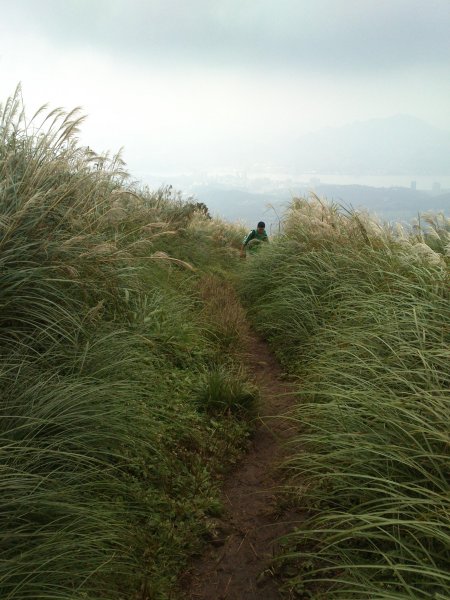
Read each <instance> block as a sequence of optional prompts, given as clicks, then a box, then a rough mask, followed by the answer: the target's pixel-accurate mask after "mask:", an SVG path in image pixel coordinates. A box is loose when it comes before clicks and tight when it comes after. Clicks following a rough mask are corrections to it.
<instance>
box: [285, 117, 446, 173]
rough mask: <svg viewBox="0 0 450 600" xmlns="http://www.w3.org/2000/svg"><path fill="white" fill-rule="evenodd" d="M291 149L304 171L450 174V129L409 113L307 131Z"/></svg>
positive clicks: (296, 168) (292, 158) (295, 167)
mask: <svg viewBox="0 0 450 600" xmlns="http://www.w3.org/2000/svg"><path fill="white" fill-rule="evenodd" d="M290 150H291V154H290V157H289V158H287V159H286V160H288V161H289V164H290V167H291V168H292V169H293V170H294V171H295V172H298V173H304V172H310V171H317V172H318V173H326V172H327V173H330V172H334V173H345V174H349V175H353V174H355V175H357V174H358V175H363V174H377V175H391V174H395V175H402V174H406V175H412V176H418V175H447V174H450V132H447V131H441V130H439V129H436V128H435V127H432V126H431V125H429V124H428V123H426V122H425V121H422V120H420V119H417V118H416V117H411V116H407V115H397V116H393V117H389V118H386V119H371V120H370V121H357V122H355V123H352V124H350V125H345V126H343V127H338V128H327V129H323V130H321V131H317V132H315V133H310V134H306V135H303V136H301V137H300V138H298V139H297V140H296V143H295V148H294V150H293V152H292V148H290Z"/></svg>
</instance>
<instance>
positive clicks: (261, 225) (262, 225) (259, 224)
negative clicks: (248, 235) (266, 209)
mask: <svg viewBox="0 0 450 600" xmlns="http://www.w3.org/2000/svg"><path fill="white" fill-rule="evenodd" d="M265 226H266V224H265V223H264V221H260V222H259V223H258V229H259V228H260V227H262V228H263V229H264V227H265Z"/></svg>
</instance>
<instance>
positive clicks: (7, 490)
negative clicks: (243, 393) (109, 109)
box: [0, 93, 248, 600]
mask: <svg viewBox="0 0 450 600" xmlns="http://www.w3.org/2000/svg"><path fill="white" fill-rule="evenodd" d="M19 96H20V94H19V93H16V94H15V95H14V96H13V97H12V98H10V99H9V100H8V101H7V102H6V103H5V105H4V106H2V107H1V108H0V273H1V280H2V281H1V286H0V305H1V312H0V339H1V344H0V379H1V390H2V392H1V403H0V531H1V538H0V597H1V598H2V600H3V599H4V600H19V599H21V600H22V599H30V600H31V599H33V600H36V599H38V598H42V599H44V598H45V599H46V600H50V599H55V600H56V599H58V600H61V599H63V598H67V599H69V598H70V599H71V600H75V599H80V600H81V599H83V600H89V599H92V600H94V599H96V600H97V599H98V598H108V599H111V600H112V599H114V598H117V599H119V598H124V597H127V598H131V597H135V598H142V599H145V598H165V597H168V595H169V593H170V590H171V589H172V588H173V587H174V584H175V582H176V578H177V575H178V573H179V570H180V568H182V566H183V564H184V562H185V560H186V557H187V556H188V555H189V553H191V552H193V551H194V550H196V549H197V548H198V547H199V544H200V543H201V536H202V535H203V534H204V533H205V531H206V528H207V525H206V517H207V516H208V514H210V513H214V514H215V513H216V512H217V510H218V500H217V477H216V476H217V473H218V472H220V470H221V469H223V468H226V460H225V461H224V456H225V457H230V458H231V459H233V457H234V456H235V455H236V453H237V452H238V447H239V446H240V445H242V439H245V436H246V432H247V429H248V427H247V425H246V424H245V419H242V414H240V415H239V419H237V418H235V417H234V416H233V415H232V414H231V413H228V414H227V415H223V416H221V415H219V416H218V415H217V414H215V415H214V418H211V416H210V414H209V413H208V411H206V410H204V407H202V406H199V401H198V398H199V394H200V395H201V393H203V390H202V389H200V390H199V383H198V382H199V378H201V376H203V375H204V373H205V371H206V370H207V369H208V365H211V364H214V365H217V364H218V360H219V359H218V357H219V356H220V353H219V351H218V349H219V347H220V344H219V342H218V341H217V340H216V338H215V337H214V335H212V334H211V331H214V330H215V328H216V323H215V318H214V315H212V314H211V313H207V311H206V312H205V311H204V301H203V299H202V296H201V294H200V292H199V289H198V288H199V283H198V282H199V280H201V278H202V277H203V275H202V273H203V269H204V267H205V264H206V262H207V261H206V259H205V258H204V257H205V256H206V255H207V253H208V251H209V250H211V256H212V258H211V261H212V262H213V268H214V269H215V270H216V271H217V272H221V270H223V269H224V267H225V266H226V265H230V264H233V261H236V262H237V257H238V251H237V247H238V244H239V241H240V238H241V233H240V232H239V231H238V230H236V231H234V230H232V229H230V230H229V231H228V233H227V235H228V236H229V238H230V239H229V240H227V242H226V243H225V242H224V241H223V240H220V239H216V238H215V236H216V233H217V229H220V225H217V224H216V223H212V222H211V223H210V222H209V221H210V220H209V219H208V218H207V215H206V214H205V212H204V210H202V207H199V206H197V205H196V204H195V203H194V202H193V201H191V202H183V201H182V200H181V198H180V197H179V196H177V195H176V194H174V192H173V191H172V190H171V189H170V188H166V189H163V190H159V191H158V192H154V193H152V192H150V191H148V190H140V189H138V188H137V187H136V186H134V185H132V184H130V183H128V179H127V174H126V172H125V171H124V165H123V163H122V161H121V159H120V157H119V156H115V157H108V156H97V155H95V153H93V152H92V151H91V150H90V149H88V148H84V147H81V146H80V145H79V144H78V142H77V139H76V131H77V128H78V126H79V125H80V123H81V119H80V118H79V116H78V113H77V112H76V111H74V112H72V113H69V114H65V113H64V112H63V111H61V110H56V111H52V112H50V113H47V112H46V111H45V110H42V111H40V112H39V113H38V114H37V115H35V117H34V118H33V119H32V120H31V121H27V119H26V117H25V114H24V111H23V107H22V105H21V103H20V101H19ZM228 242H232V243H233V244H234V245H235V248H233V247H231V246H230V243H228ZM201 311H203V314H202V312H201ZM205 314H208V318H205ZM235 333H236V335H239V332H237V331H236V332H235ZM219 363H220V361H219ZM220 364H221V363H220ZM221 368H222V369H223V370H224V372H226V374H227V377H229V376H230V373H231V372H235V373H238V372H239V368H238V367H237V366H235V365H234V364H233V361H231V360H229V359H227V361H226V364H225V362H223V365H222V367H221ZM243 377H244V375H243V376H242V378H241V379H239V381H241V382H242V385H243V386H245V385H246V384H245V382H244V380H243ZM205 385H206V383H205Z"/></svg>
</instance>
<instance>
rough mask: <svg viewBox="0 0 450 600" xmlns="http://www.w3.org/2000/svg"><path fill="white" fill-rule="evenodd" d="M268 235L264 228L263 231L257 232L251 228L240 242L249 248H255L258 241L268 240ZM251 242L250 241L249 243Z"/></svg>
mask: <svg viewBox="0 0 450 600" xmlns="http://www.w3.org/2000/svg"><path fill="white" fill-rule="evenodd" d="M268 241H269V236H268V235H267V233H266V230H265V229H264V231H263V233H258V232H257V230H256V229H252V230H251V231H250V233H249V234H248V235H246V236H245V238H244V240H243V242H242V244H243V245H244V247H248V249H249V250H255V249H256V248H257V247H258V246H259V242H268ZM250 242H252V243H250Z"/></svg>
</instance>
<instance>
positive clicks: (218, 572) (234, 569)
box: [185, 334, 303, 600]
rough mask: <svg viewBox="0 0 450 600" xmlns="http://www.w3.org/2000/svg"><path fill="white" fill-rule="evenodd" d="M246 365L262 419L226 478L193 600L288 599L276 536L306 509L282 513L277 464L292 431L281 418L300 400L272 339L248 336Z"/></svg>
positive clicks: (193, 583) (195, 572)
mask: <svg viewBox="0 0 450 600" xmlns="http://www.w3.org/2000/svg"><path fill="white" fill-rule="evenodd" d="M247 365H248V368H249V370H250V371H251V372H252V373H253V375H254V377H255V379H256V381H257V383H258V387H259V388H260V391H261V406H260V410H259V415H260V420H259V424H258V427H257V430H256V432H255V434H254V436H253V438H252V444H251V447H250V450H249V452H248V453H247V454H246V455H245V456H244V457H243V459H242V461H241V463H240V464H239V465H238V466H237V468H236V469H235V470H234V471H233V472H231V473H230V474H229V476H228V478H227V479H226V480H225V484H224V489H223V502H224V505H225V515H224V517H223V522H224V527H223V533H222V535H221V538H222V539H219V540H216V541H215V543H214V544H211V545H210V546H209V547H208V548H207V550H206V552H205V554H204V555H203V556H202V557H201V558H200V559H198V560H197V562H196V563H195V564H194V565H193V568H192V571H191V577H190V582H189V585H188V586H187V588H188V589H186V591H185V593H186V598H189V599H190V600H256V599H258V600H274V599H280V600H281V599H282V598H283V599H285V598H286V595H281V594H280V592H279V591H278V585H277V582H276V580H275V579H274V578H273V576H272V572H271V562H272V558H273V556H274V555H276V553H277V539H278V538H279V537H280V536H282V535H284V534H286V533H288V532H290V531H292V530H293V529H294V528H295V524H296V523H299V522H300V521H301V520H302V517H303V515H302V513H301V512H299V511H294V510H292V509H291V510H285V511H284V512H282V513H281V514H280V509H279V506H278V503H277V498H276V491H277V489H279V487H280V486H281V485H282V483H283V482H282V475H281V473H280V471H279V470H278V467H279V465H280V463H281V462H282V459H283V453H284V452H285V449H284V445H285V442H286V441H287V440H288V439H289V438H290V437H291V436H292V434H293V432H292V430H291V428H290V426H289V421H288V420H286V419H282V418H280V415H283V414H285V413H287V412H289V411H290V410H291V409H292V407H293V406H294V404H295V399H294V397H293V395H292V387H291V386H290V385H289V384H288V383H286V382H283V380H282V379H281V368H280V366H279V364H278V363H277V361H276V359H275V357H274V356H273V355H272V354H271V352H270V350H269V348H268V346H267V344H266V343H265V342H264V341H263V340H261V339H259V338H258V337H257V336H256V335H255V334H250V337H249V341H248V356H247Z"/></svg>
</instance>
